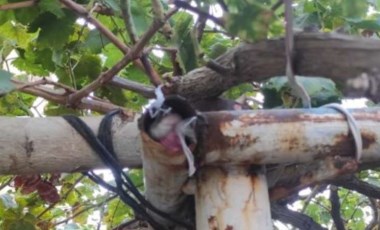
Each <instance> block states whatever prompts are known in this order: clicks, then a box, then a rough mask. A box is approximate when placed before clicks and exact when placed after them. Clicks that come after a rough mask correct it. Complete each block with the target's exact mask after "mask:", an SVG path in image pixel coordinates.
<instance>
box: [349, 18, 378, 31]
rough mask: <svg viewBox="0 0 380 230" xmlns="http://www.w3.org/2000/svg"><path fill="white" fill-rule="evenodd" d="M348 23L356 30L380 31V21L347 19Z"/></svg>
mask: <svg viewBox="0 0 380 230" xmlns="http://www.w3.org/2000/svg"><path fill="white" fill-rule="evenodd" d="M347 21H348V22H349V23H350V24H351V25H352V26H355V27H356V28H359V29H367V30H372V31H380V20H379V19H377V20H351V19H347Z"/></svg>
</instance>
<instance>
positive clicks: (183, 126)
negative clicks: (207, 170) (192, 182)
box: [176, 116, 197, 176]
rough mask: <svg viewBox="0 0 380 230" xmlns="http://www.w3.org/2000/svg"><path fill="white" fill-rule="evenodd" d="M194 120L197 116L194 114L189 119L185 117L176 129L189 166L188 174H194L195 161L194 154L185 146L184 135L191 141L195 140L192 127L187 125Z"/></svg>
mask: <svg viewBox="0 0 380 230" xmlns="http://www.w3.org/2000/svg"><path fill="white" fill-rule="evenodd" d="M196 120H197V117H195V116H194V117H191V118H189V119H186V120H184V121H182V122H181V123H180V124H179V125H178V126H177V130H176V131H177V135H178V137H179V140H180V142H181V146H182V150H183V153H184V154H185V157H186V160H187V164H188V166H189V176H192V175H194V173H195V171H196V168H195V163H194V155H193V153H192V152H191V150H190V148H189V146H187V144H186V140H185V137H186V136H187V137H189V138H190V139H192V141H193V142H195V141H196V138H195V132H194V129H192V128H191V127H189V126H191V125H192V124H193V123H194V122H195V121H196ZM189 130H190V131H189Z"/></svg>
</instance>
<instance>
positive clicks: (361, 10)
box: [335, 0, 369, 18]
mask: <svg viewBox="0 0 380 230" xmlns="http://www.w3.org/2000/svg"><path fill="white" fill-rule="evenodd" d="M340 4H342V7H343V16H345V17H349V18H357V17H364V16H365V15H366V14H367V12H368V7H369V5H368V1H358V0H344V1H341V3H340ZM336 7H337V5H336V6H335V8H336Z"/></svg>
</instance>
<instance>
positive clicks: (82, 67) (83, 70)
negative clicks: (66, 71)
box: [73, 54, 102, 79]
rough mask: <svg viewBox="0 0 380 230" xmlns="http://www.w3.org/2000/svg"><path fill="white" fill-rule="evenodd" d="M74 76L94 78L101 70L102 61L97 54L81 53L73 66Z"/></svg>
mask: <svg viewBox="0 0 380 230" xmlns="http://www.w3.org/2000/svg"><path fill="white" fill-rule="evenodd" d="M73 71H74V75H75V77H76V78H83V77H89V78H90V79H96V78H97V77H98V76H99V74H100V73H101V71H102V63H101V60H100V57H99V56H98V55H91V54H86V55H83V56H82V57H81V58H80V59H79V62H78V63H77V65H76V66H75V68H74V70H73Z"/></svg>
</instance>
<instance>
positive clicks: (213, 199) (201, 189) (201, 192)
mask: <svg viewBox="0 0 380 230" xmlns="http://www.w3.org/2000/svg"><path fill="white" fill-rule="evenodd" d="M195 199H196V201H195V202H196V227H197V228H196V229H212V230H214V229H220V230H225V229H229V230H232V229H236V230H237V229H239V230H246V229H247V230H248V229H260V230H271V229H273V224H272V219H271V215H270V203H269V196H268V187H267V182H266V177H265V175H264V174H262V173H261V172H258V173H257V172H256V173H253V174H252V173H249V171H248V168H247V167H244V166H225V167H205V168H201V169H200V171H199V174H198V176H197V185H196V194H195Z"/></svg>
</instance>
